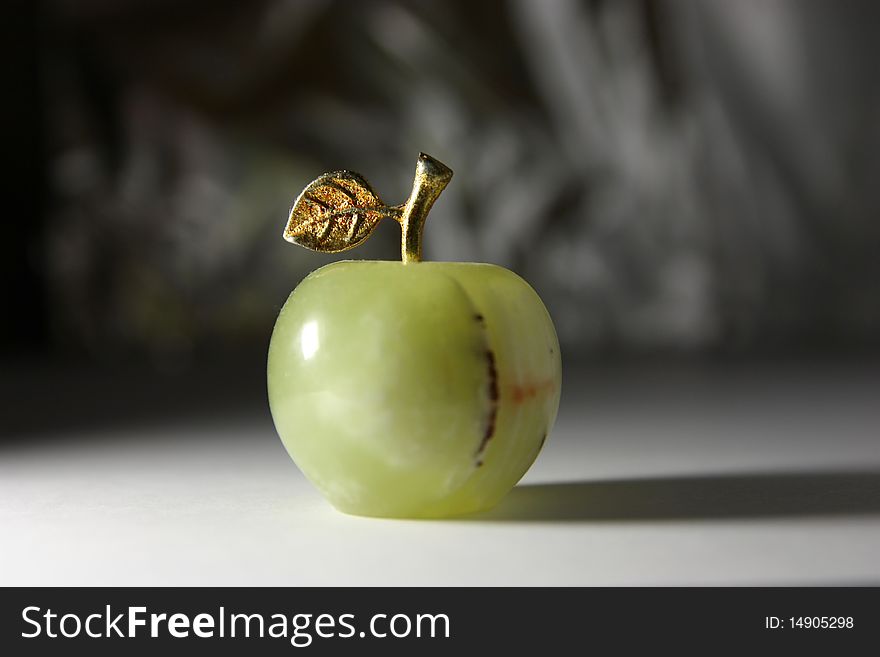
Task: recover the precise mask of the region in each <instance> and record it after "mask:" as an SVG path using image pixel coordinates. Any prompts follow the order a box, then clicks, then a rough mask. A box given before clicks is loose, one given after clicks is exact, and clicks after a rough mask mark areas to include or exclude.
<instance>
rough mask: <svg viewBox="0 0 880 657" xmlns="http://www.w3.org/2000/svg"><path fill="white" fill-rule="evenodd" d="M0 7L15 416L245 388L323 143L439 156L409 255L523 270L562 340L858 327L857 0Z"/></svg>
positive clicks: (166, 1) (825, 348)
mask: <svg viewBox="0 0 880 657" xmlns="http://www.w3.org/2000/svg"><path fill="white" fill-rule="evenodd" d="M3 14H4V20H3V30H4V32H5V34H4V35H3V43H4V48H5V49H6V50H7V52H6V54H5V55H4V56H3V58H2V66H3V86H4V100H3V105H4V114H5V118H4V120H3V123H2V130H3V145H4V148H3V152H4V153H3V155H4V164H5V167H4V171H5V180H6V184H5V185H4V186H3V187H4V194H5V199H4V211H5V221H4V226H5V231H4V235H3V239H2V240H0V249H2V253H0V267H2V277H0V280H2V286H3V294H4V300H5V303H4V307H5V308H4V311H3V313H2V315H3V319H2V328H0V331H2V333H0V351H2V357H0V358H2V367H3V376H2V383H3V386H4V389H3V397H4V406H5V411H4V412H3V418H2V425H3V426H2V429H3V432H4V434H6V435H7V436H13V435H23V434H27V433H29V432H32V431H34V430H37V429H39V430H43V429H46V428H54V427H58V428H66V427H69V426H71V425H76V424H77V423H80V424H82V423H88V422H92V423H94V422H98V421H101V422H103V421H105V420H107V419H108V418H112V417H114V416H115V417H117V418H118V420H119V421H130V420H131V419H132V418H133V417H140V418H142V419H143V418H148V417H153V416H154V415H156V414H167V413H169V412H175V411H176V412H180V413H189V412H191V411H193V410H195V411H196V412H204V411H206V410H210V409H216V408H229V407H230V406H234V405H235V404H238V403H245V404H252V403H254V402H257V401H259V400H262V399H263V396H264V394H265V391H264V384H263V381H262V372H263V368H264V364H265V351H266V347H267V344H268V339H269V335H270V332H271V328H272V324H273V321H274V318H275V316H276V314H277V312H278V310H279V309H280V306H281V304H282V303H283V302H284V300H285V298H286V296H287V294H288V293H289V292H290V290H291V289H292V288H293V287H295V285H296V284H297V283H298V282H299V280H300V279H301V278H302V277H303V276H305V275H306V274H307V273H308V272H309V271H311V270H313V269H315V268H317V267H318V266H320V265H322V264H325V263H327V262H330V261H333V260H335V259H338V256H325V255H321V254H315V253H311V252H308V251H306V250H304V249H299V248H296V247H293V246H291V245H289V244H287V243H285V242H284V241H283V240H282V239H281V237H280V234H281V229H282V227H283V225H284V222H285V220H286V215H287V210H288V208H289V206H290V203H291V202H292V200H293V199H294V198H295V197H296V195H297V194H298V193H299V192H300V190H301V189H302V188H303V187H304V186H305V185H306V184H307V183H308V182H309V181H311V180H312V179H313V178H315V177H316V176H317V175H318V174H320V173H322V172H324V171H327V170H332V169H338V168H349V169H353V170H355V171H359V172H361V173H363V174H364V175H365V176H366V177H367V178H368V179H369V180H370V181H371V183H373V185H374V187H375V188H376V189H377V190H378V191H379V193H380V194H381V195H382V197H383V198H384V199H385V200H387V201H389V202H393V203H397V202H399V201H401V200H403V199H404V198H405V196H406V194H407V193H408V191H409V187H410V184H411V180H412V171H413V167H414V163H415V158H416V155H417V154H418V152H419V151H425V152H428V153H431V154H432V155H434V156H436V157H437V158H438V159H440V160H442V161H444V162H446V163H447V164H449V165H450V166H451V167H452V168H453V169H454V170H455V172H456V176H455V179H454V181H453V183H452V185H450V187H449V188H448V189H447V191H446V192H445V193H444V194H443V196H442V198H441V200H440V202H439V203H438V205H437V206H436V208H435V210H434V211H433V212H432V215H431V219H430V221H429V222H428V225H427V229H426V257H428V258H430V259H434V260H477V261H487V262H493V263H497V264H500V265H503V266H506V267H509V268H511V269H513V270H515V271H517V272H518V273H520V274H521V275H522V276H524V277H525V278H526V279H527V280H529V281H530V282H531V283H532V284H533V285H534V287H535V288H536V289H537V290H538V291H539V293H540V294H541V296H542V298H543V299H544V301H545V303H546V304H547V306H548V308H549V310H550V312H551V314H552V316H553V318H554V320H555V322H556V326H557V330H558V332H559V336H560V340H561V343H562V345H563V350H564V353H565V358H566V364H567V367H568V366H570V365H572V364H577V363H587V364H591V363H605V364H607V363H616V362H625V361H626V362H628V361H631V360H633V359H644V358H648V359H662V360H663V361H664V362H681V361H688V362H694V361H697V362H717V361H719V360H721V361H727V362H734V363H739V362H746V361H748V362H754V361H767V360H771V361H772V360H774V359H780V358H787V359H794V360H795V361H798V362H811V361H812V360H813V359H828V358H831V359H837V358H842V359H849V360H856V361H863V362H864V361H867V360H869V359H875V358H876V355H877V353H878V346H880V257H878V256H880V221H878V219H880V185H878V184H877V182H878V174H880V71H878V67H880V45H878V39H877V37H878V34H880V4H878V3H876V2H871V1H869V0H865V1H864V2H856V1H843V2H832V1H830V0H828V1H823V0H812V1H804V0H776V1H774V2H765V1H763V0H738V1H737V2H730V1H727V0H703V1H699V2H697V1H686V0H681V1H677V2H673V1H649V0H627V1H622V0H614V1H598V0H590V1H576V0H553V1H538V0H514V1H510V2H471V1H465V0H444V1H442V2H440V1H436V2H415V1H412V2H404V1H393V0H384V1H371V2H343V1H339V0H336V1H333V0H323V1H306V0H267V1H253V2H233V1H230V0H211V1H210V2H208V1H206V0H174V1H170V0H54V1H48V0H45V1H43V2H21V1H14V2H10V3H7V5H6V6H5V8H4V10H3ZM386 223H387V222H386ZM398 240H399V236H398V233H397V228H396V226H394V225H384V226H382V227H380V229H379V231H378V233H377V235H376V236H374V237H373V238H372V239H371V240H370V241H369V242H367V243H366V244H365V245H364V246H363V247H361V248H360V249H359V250H358V251H356V252H353V253H352V254H351V257H356V258H382V259H396V258H398V257H399V246H398Z"/></svg>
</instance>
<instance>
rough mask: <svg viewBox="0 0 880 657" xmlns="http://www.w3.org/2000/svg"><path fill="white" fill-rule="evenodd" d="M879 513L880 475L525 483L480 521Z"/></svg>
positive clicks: (712, 517) (711, 517)
mask: <svg viewBox="0 0 880 657" xmlns="http://www.w3.org/2000/svg"><path fill="white" fill-rule="evenodd" d="M873 513H880V472H858V471H854V472H825V473H822V472H805V473H767V474H736V475H733V474H723V475H717V476H701V477H662V478H648V479H622V480H610V481H579V482H564V483H554V484H523V485H520V486H517V487H516V488H514V489H513V490H512V491H511V492H510V494H509V495H508V496H507V497H506V498H505V499H504V500H502V502H501V503H500V504H499V505H498V506H497V507H496V508H495V509H493V510H491V511H489V512H486V513H481V514H477V515H474V516H471V518H472V519H473V520H480V521H490V522H491V521H506V522H559V521H563V522H565V521H572V522H576V521H591V520H596V521H609V520H611V521H613V520H696V519H723V518H762V517H784V516H790V517H791V516H794V517H797V516H813V515H816V516H818V515H853V514H873Z"/></svg>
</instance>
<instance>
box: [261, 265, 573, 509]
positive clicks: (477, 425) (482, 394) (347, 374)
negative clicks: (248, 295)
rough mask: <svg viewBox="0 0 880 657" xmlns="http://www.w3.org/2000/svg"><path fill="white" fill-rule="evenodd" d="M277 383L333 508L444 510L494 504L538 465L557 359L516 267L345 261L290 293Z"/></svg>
mask: <svg viewBox="0 0 880 657" xmlns="http://www.w3.org/2000/svg"><path fill="white" fill-rule="evenodd" d="M268 384H269V401H270V405H271V409H272V415H273V418H274V420H275V424H276V427H277V429H278V433H279V434H280V436H281V438H282V440H283V442H284V445H285V447H286V448H287V450H288V452H289V453H290V455H291V456H292V458H293V459H294V461H295V462H296V463H297V465H298V466H299V467H300V468H301V470H302V471H303V472H304V473H305V475H306V476H307V477H308V478H309V480H310V481H312V482H313V483H314V484H315V486H316V487H317V488H318V489H319V490H320V491H321V492H322V493H323V494H324V495H325V496H326V497H327V499H328V500H329V501H330V502H331V503H333V504H334V505H335V506H336V507H337V508H339V509H341V510H343V511H346V512H349V513H354V514H359V515H374V516H389V517H438V516H440V517H442V516H447V515H455V514H461V513H469V512H474V511H477V510H482V509H486V508H489V507H491V506H493V505H495V504H496V503H497V502H498V501H499V500H500V499H501V498H502V497H503V495H504V494H505V493H507V492H508V491H509V490H510V489H511V488H512V487H513V486H514V485H515V484H516V482H517V481H519V479H520V478H521V477H522V475H523V474H524V473H525V472H526V470H527V469H528V468H529V466H530V465H531V464H532V462H533V461H534V460H535V458H536V457H537V455H538V452H539V451H540V449H541V447H542V445H543V443H544V440H545V438H546V436H547V435H548V433H549V432H550V429H551V427H552V424H553V421H554V419H555V417H556V411H557V408H558V405H559V396H560V386H561V359H560V353H559V344H558V342H557V339H556V332H555V330H554V328H553V323H552V321H551V320H550V317H549V315H548V314H547V311H546V309H545V308H544V306H543V304H542V303H541V300H540V298H539V297H538V296H537V294H536V293H535V292H534V290H533V289H532V288H531V287H530V286H529V285H528V284H527V283H526V282H525V281H523V280H522V279H521V278H520V277H518V276H517V275H515V274H514V273H512V272H510V271H509V270H506V269H503V268H500V267H496V266H493V265H484V264H470V263H437V262H423V263H418V264H410V265H403V264H401V263H399V262H363V261H358V262H339V263H334V264H332V265H328V266H326V267H323V268H322V269H320V270H318V271H316V272H314V273H313V274H311V275H310V276H309V277H307V278H306V279H305V280H304V281H303V282H302V283H301V284H300V285H299V286H298V287H297V289H296V290H295V291H294V292H293V293H292V294H291V296H290V298H289V299H288V301H287V303H286V304H285V306H284V308H283V309H282V311H281V313H280V315H279V318H278V321H277V324H276V326H275V330H274V333H273V336H272V341H271V345H270V349H269V363H268Z"/></svg>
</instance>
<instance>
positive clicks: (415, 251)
mask: <svg viewBox="0 0 880 657" xmlns="http://www.w3.org/2000/svg"><path fill="white" fill-rule="evenodd" d="M451 178H452V169H450V168H449V167H447V166H446V165H445V164H443V163H442V162H439V161H438V160H435V159H434V158H433V157H431V156H430V155H425V154H424V153H419V161H418V162H417V163H416V177H415V179H414V180H413V188H412V192H411V193H410V195H409V198H408V199H407V201H406V204H405V205H404V206H403V212H402V213H401V215H400V218H399V219H398V221H400V227H401V235H400V257H401V260H403V264H409V263H411V262H420V261H421V260H422V230H423V229H424V227H425V219H426V218H427V217H428V212H430V211H431V206H432V205H434V201H436V200H437V197H438V196H440V193H441V192H442V191H443V190H444V189H446V185H448V184H449V181H450V179H451Z"/></svg>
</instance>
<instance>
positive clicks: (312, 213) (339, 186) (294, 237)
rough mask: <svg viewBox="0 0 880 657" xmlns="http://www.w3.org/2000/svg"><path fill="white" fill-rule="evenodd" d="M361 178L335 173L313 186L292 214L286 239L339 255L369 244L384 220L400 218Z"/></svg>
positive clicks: (288, 222) (291, 211)
mask: <svg viewBox="0 0 880 657" xmlns="http://www.w3.org/2000/svg"><path fill="white" fill-rule="evenodd" d="M400 212H401V210H400V208H397V207H387V206H386V205H385V204H383V203H382V201H381V200H380V199H379V196H378V195H377V194H376V192H374V191H373V190H372V188H371V187H370V185H369V183H367V181H366V180H364V179H363V177H362V176H360V175H358V174H356V173H354V172H352V171H334V172H333V173H325V174H324V175H323V176H321V177H320V178H318V179H317V180H315V181H314V182H312V183H310V184H309V186H308V187H306V188H305V189H304V190H303V193H302V194H300V195H299V198H297V199H296V201H295V202H294V204H293V208H291V210H290V217H289V219H288V220H287V226H286V227H285V228H284V239H286V240H287V241H288V242H293V243H294V244H299V245H300V246H304V247H306V248H308V249H313V250H315V251H323V252H325V253H336V252H338V251H345V250H347V249H350V248H352V247H355V246H357V245H358V244H360V243H361V242H363V241H364V240H366V239H367V238H368V237H369V236H370V235H371V234H372V232H373V230H374V229H375V228H376V226H377V225H378V224H379V222H380V221H381V220H382V218H383V217H389V216H391V217H395V218H397V217H399V216H400Z"/></svg>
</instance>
